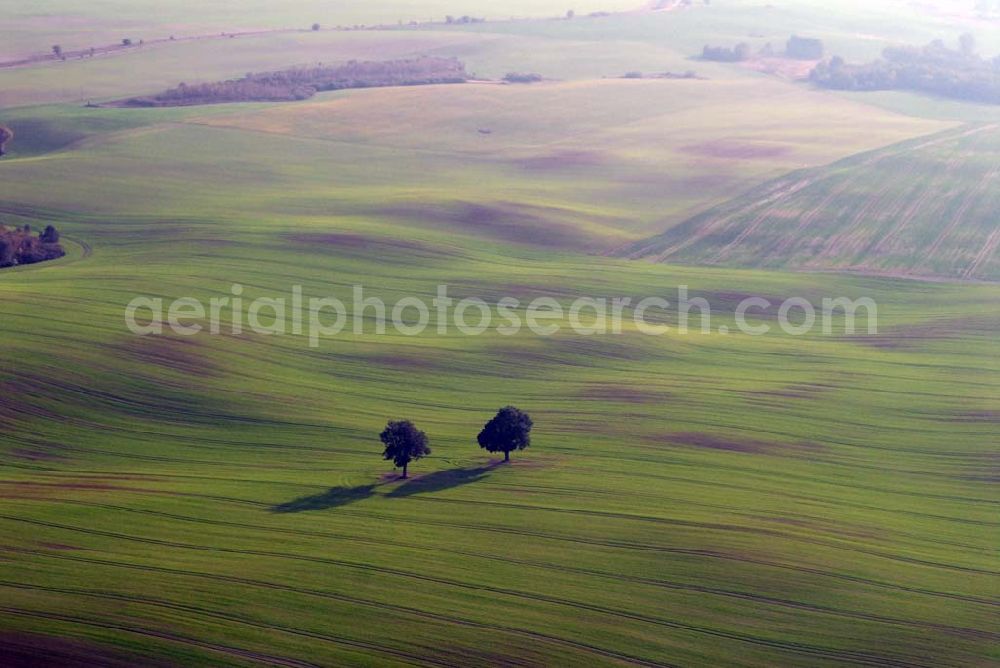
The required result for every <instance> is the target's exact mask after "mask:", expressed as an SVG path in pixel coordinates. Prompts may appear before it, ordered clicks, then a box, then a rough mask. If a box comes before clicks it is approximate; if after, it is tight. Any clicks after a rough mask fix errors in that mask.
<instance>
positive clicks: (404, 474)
mask: <svg viewBox="0 0 1000 668" xmlns="http://www.w3.org/2000/svg"><path fill="white" fill-rule="evenodd" d="M407 466H409V464H403V480H406V467H407Z"/></svg>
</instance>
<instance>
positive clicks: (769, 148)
mask: <svg viewBox="0 0 1000 668" xmlns="http://www.w3.org/2000/svg"><path fill="white" fill-rule="evenodd" d="M681 150H682V151H684V152H685V153H688V154H691V155H697V156H699V157H703V158H718V159H721V160H761V159H765V158H778V157H781V156H783V155H788V154H789V153H790V152H791V149H789V148H788V147H787V146H774V145H769V144H755V143H751V142H741V141H727V140H725V139H716V140H713V141H707V142H703V143H701V144H690V145H688V146H684V147H682V148H681Z"/></svg>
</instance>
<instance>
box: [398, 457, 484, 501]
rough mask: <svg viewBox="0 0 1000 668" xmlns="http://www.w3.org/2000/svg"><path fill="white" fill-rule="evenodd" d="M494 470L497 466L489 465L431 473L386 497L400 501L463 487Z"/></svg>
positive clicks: (400, 487) (407, 483) (415, 479)
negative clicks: (409, 497)
mask: <svg viewBox="0 0 1000 668" xmlns="http://www.w3.org/2000/svg"><path fill="white" fill-rule="evenodd" d="M494 468H496V464H489V465H487V466H480V467H477V468H473V469H452V470H450V471H438V472H436V473H429V474H427V475H425V476H420V477H419V478H414V479H413V480H410V481H409V482H406V483H404V484H402V485H400V486H399V487H397V488H396V489H394V490H392V491H391V492H389V493H388V494H387V495H386V496H387V497H389V498H390V499H399V498H405V497H407V496H414V495H416V494H428V493H431V492H440V491H443V490H446V489H451V488H453V487H461V486H462V485H468V484H469V483H473V482H478V481H480V480H482V479H483V478H485V477H486V474H487V473H489V472H490V471H492V470H493V469H494Z"/></svg>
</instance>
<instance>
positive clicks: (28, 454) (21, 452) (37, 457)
mask: <svg viewBox="0 0 1000 668" xmlns="http://www.w3.org/2000/svg"><path fill="white" fill-rule="evenodd" d="M10 454H11V455H13V456H14V458H15V459H25V460H27V461H29V462H52V461H66V459H67V458H66V457H65V456H63V455H60V454H58V453H56V452H53V451H52V450H51V449H42V448H15V449H14V450H12V451H11V453H10Z"/></svg>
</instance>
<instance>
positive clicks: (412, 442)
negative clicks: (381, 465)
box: [379, 420, 431, 480]
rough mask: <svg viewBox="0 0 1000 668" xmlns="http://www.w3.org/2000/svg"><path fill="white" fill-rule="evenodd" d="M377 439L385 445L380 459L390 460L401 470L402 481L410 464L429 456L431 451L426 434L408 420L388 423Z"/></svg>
mask: <svg viewBox="0 0 1000 668" xmlns="http://www.w3.org/2000/svg"><path fill="white" fill-rule="evenodd" d="M379 438H381V439H382V444H383V445H385V452H383V453H382V457H383V458H384V459H387V460H391V461H392V463H393V464H394V465H395V466H396V468H402V469H403V479H404V480H405V479H406V472H407V467H408V466H409V465H410V462H412V461H415V460H417V459H421V458H422V457H426V456H427V455H429V454H431V449H430V447H428V445H427V434H425V433H424V432H422V431H420V430H419V429H417V427H416V426H415V425H414V424H413V423H412V422H410V421H409V420H400V421H398V422H392V421H390V422H389V424H387V425H386V427H385V429H384V430H383V431H382V434H381V436H379Z"/></svg>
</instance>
